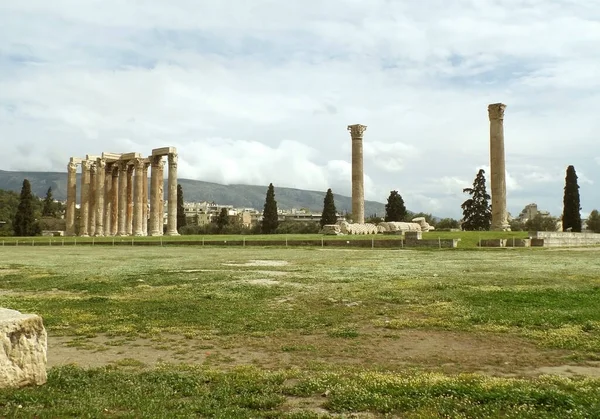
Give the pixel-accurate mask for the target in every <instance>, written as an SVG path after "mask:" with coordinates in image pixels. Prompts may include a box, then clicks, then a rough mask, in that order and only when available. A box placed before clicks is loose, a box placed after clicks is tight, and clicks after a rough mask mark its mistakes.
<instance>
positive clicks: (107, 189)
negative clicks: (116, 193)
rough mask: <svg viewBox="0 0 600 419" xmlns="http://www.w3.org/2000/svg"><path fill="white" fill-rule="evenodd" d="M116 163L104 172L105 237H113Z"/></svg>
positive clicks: (109, 164) (110, 164) (108, 165)
mask: <svg viewBox="0 0 600 419" xmlns="http://www.w3.org/2000/svg"><path fill="white" fill-rule="evenodd" d="M113 166H114V163H108V164H107V165H106V170H105V171H104V235H105V236H112V217H111V213H112V169H113Z"/></svg>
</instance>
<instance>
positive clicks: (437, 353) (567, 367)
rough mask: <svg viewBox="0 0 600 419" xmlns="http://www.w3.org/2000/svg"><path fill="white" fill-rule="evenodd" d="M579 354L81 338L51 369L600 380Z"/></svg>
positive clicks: (407, 344)
mask: <svg viewBox="0 0 600 419" xmlns="http://www.w3.org/2000/svg"><path fill="white" fill-rule="evenodd" d="M570 355H572V351H561V350H551V349H544V348H540V347H537V346H535V345H533V344H531V343H529V342H527V341H526V340H523V339H520V338H515V337H511V336H507V335H494V334H484V333H481V334H477V333H465V332H449V331H424V330H393V331H387V330H383V331H381V330H377V329H372V330H360V331H359V337H357V338H335V337H330V336H329V335H327V334H325V333H323V334H313V335H301V334H290V335H280V336H270V337H249V336H236V337H233V338H232V337H230V338H220V337H214V338H211V339H210V340H206V339H200V338H192V339H187V338H184V337H179V336H162V337H161V339H159V340H151V339H139V338H138V339H135V340H126V339H123V338H108V337H106V336H98V337H95V338H91V339H83V340H81V339H79V338H74V337H54V336H51V335H50V336H49V338H48V366H49V367H52V366H56V365H63V364H69V363H75V364H78V365H80V366H85V367H97V366H102V365H108V364H111V363H117V364H118V363H119V361H120V360H124V359H132V360H136V361H138V362H141V363H143V364H145V365H146V366H148V367H152V366H154V365H156V364H158V363H186V364H190V363H191V364H206V365H214V366H218V367H221V368H227V367H233V366H237V365H249V364H252V365H256V366H259V367H263V368H273V369H276V368H287V367H292V366H297V367H300V368H302V367H305V366H307V365H310V364H313V363H315V362H317V363H318V362H323V363H328V364H333V365H340V366H344V365H348V366H365V367H369V366H370V367H381V368H385V369H388V370H402V369H406V368H413V367H414V368H419V369H421V370H431V371H441V372H445V373H448V374H453V373H461V372H473V373H481V374H486V375H493V376H509V377H524V376H539V375H542V374H556V375H562V376H574V375H584V376H591V377H599V376H600V363H598V362H595V363H594V362H580V363H578V362H574V361H573V360H572V359H570V358H569V356H570Z"/></svg>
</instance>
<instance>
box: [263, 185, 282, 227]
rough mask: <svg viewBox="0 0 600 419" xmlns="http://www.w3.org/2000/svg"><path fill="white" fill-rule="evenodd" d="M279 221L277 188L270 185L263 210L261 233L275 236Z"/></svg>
mask: <svg viewBox="0 0 600 419" xmlns="http://www.w3.org/2000/svg"><path fill="white" fill-rule="evenodd" d="M278 225H279V220H278V216H277V201H275V188H274V187H273V184H272V183H270V184H269V188H268V189H267V197H266V199H265V208H264V210H263V220H262V226H261V231H262V233H263V234H273V233H275V230H277V226H278Z"/></svg>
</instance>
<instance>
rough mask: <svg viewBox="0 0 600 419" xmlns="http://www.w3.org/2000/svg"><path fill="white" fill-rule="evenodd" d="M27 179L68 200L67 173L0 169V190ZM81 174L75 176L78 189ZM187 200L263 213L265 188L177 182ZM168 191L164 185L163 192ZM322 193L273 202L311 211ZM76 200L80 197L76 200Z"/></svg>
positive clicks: (290, 193) (379, 209)
mask: <svg viewBox="0 0 600 419" xmlns="http://www.w3.org/2000/svg"><path fill="white" fill-rule="evenodd" d="M25 178H26V179H29V182H30V183H31V190H32V192H33V193H34V194H36V195H37V196H39V197H40V198H43V197H44V196H46V191H47V190H48V188H49V187H51V188H52V195H53V196H54V198H55V199H57V200H61V201H64V200H66V199H67V173H66V172H64V173H61V172H10V171H5V170H0V189H4V190H9V191H15V192H17V193H19V192H21V187H22V186H23V179H25ZM79 181H80V174H78V175H77V188H78V190H79ZM179 184H181V186H182V188H183V196H184V198H185V200H186V201H195V202H199V201H214V202H216V203H217V204H223V205H233V206H234V207H238V208H239V207H249V208H256V209H258V210H262V208H263V205H264V203H265V196H266V193H267V186H266V185H265V186H257V185H221V184H218V183H210V182H203V181H200V180H192V179H181V178H180V179H179ZM166 191H167V187H166V182H165V192H166ZM334 196H335V206H336V208H337V210H338V211H347V212H351V211H352V199H351V198H350V197H347V196H342V195H337V194H335V191H334ZM324 198H325V192H324V191H323V192H319V191H307V190H303V189H293V188H283V187H278V186H277V185H275V199H276V200H277V206H278V207H279V208H280V209H291V208H309V209H310V210H312V211H314V212H320V211H321V210H322V209H323V199H324ZM77 199H78V200H79V196H78V197H77ZM365 214H366V215H370V214H379V215H381V216H383V215H384V214H385V205H384V204H382V203H380V202H374V201H365Z"/></svg>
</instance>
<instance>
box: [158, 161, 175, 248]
mask: <svg viewBox="0 0 600 419" xmlns="http://www.w3.org/2000/svg"><path fill="white" fill-rule="evenodd" d="M176 192H177V191H176ZM158 203H159V205H158V226H159V229H160V235H161V236H162V235H163V234H164V232H165V164H164V162H162V161H161V164H160V166H159V167H158Z"/></svg>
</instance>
